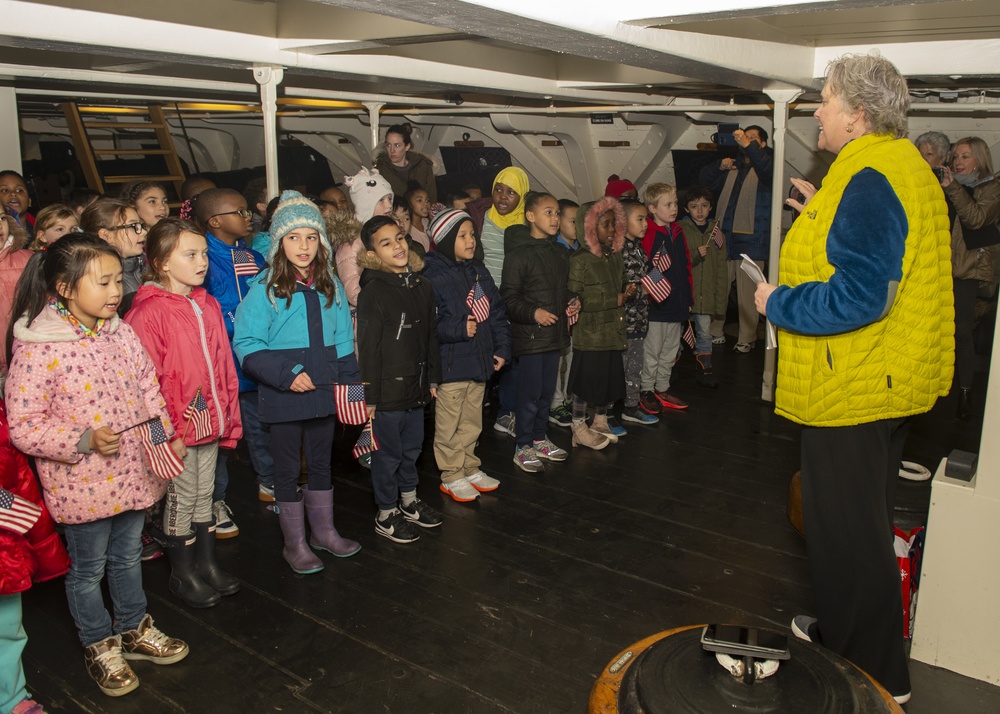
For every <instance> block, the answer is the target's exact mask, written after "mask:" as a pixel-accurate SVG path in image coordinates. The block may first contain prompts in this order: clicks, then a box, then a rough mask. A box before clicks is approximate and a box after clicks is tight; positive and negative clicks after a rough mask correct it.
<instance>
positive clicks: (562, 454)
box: [532, 438, 569, 461]
mask: <svg viewBox="0 0 1000 714" xmlns="http://www.w3.org/2000/svg"><path fill="white" fill-rule="evenodd" d="M532 448H533V449H534V450H535V453H536V454H537V455H538V458H540V459H545V460H546V461H565V460H566V459H568V458H569V452H568V451H566V449H560V448H559V447H558V446H556V445H555V444H553V443H552V442H551V441H549V440H548V439H547V438H546V439H544V440H543V441H538V442H535V445H534V446H533V447H532Z"/></svg>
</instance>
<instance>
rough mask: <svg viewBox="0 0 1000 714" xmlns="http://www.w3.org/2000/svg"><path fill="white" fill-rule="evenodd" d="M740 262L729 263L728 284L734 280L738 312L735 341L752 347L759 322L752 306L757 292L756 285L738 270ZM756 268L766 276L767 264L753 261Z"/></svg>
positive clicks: (755, 308) (758, 315)
mask: <svg viewBox="0 0 1000 714" xmlns="http://www.w3.org/2000/svg"><path fill="white" fill-rule="evenodd" d="M742 262H743V260H742V259H740V260H730V261H729V282H730V284H732V282H733V280H734V279H735V280H736V304H737V306H738V307H739V310H740V333H739V338H738V339H737V340H736V341H737V342H738V343H739V342H744V343H746V344H748V345H752V344H753V343H754V342H756V341H757V324H758V323H759V322H760V313H759V312H757V307H756V305H754V302H753V296H754V293H755V292H757V283H755V282H754V281H753V280H751V279H750V276H749V275H747V274H746V273H745V272H743V271H742V270H740V264H741V263H742ZM754 262H755V263H756V264H757V267H758V268H760V269H761V272H762V273H764V275H767V262H765V261H763V260H755V261H754Z"/></svg>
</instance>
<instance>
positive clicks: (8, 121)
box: [0, 87, 21, 173]
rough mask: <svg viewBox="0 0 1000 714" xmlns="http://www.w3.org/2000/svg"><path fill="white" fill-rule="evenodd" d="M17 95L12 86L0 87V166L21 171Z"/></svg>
mask: <svg viewBox="0 0 1000 714" xmlns="http://www.w3.org/2000/svg"><path fill="white" fill-rule="evenodd" d="M20 127H21V125H20V123H19V122H18V119H17V95H16V93H15V92H14V88H13V87H0V168H4V169H14V170H15V171H17V172H18V173H21V131H20Z"/></svg>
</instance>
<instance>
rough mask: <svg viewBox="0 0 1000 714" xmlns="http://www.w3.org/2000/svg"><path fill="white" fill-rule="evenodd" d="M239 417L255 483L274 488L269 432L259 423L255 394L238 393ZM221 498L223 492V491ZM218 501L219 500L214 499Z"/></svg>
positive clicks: (265, 425)
mask: <svg viewBox="0 0 1000 714" xmlns="http://www.w3.org/2000/svg"><path fill="white" fill-rule="evenodd" d="M240 415H241V416H242V417H243V439H244V440H245V441H246V442H247V451H249V452H250V461H251V462H253V470H254V471H256V472H257V483H259V484H260V485H261V486H267V487H268V488H274V459H273V458H271V430H270V427H269V426H268V425H267V424H261V423H260V406H259V404H258V402H257V392H240ZM222 495H223V496H225V492H224V491H223V494H222ZM215 500H220V499H215Z"/></svg>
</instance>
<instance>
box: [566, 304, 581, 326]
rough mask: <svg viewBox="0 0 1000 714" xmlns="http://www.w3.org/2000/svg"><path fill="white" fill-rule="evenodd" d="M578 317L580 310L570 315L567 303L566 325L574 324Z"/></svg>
mask: <svg viewBox="0 0 1000 714" xmlns="http://www.w3.org/2000/svg"><path fill="white" fill-rule="evenodd" d="M579 319H580V311H579V310H577V311H576V312H574V313H573V314H572V315H571V314H570V312H569V305H567V306H566V326H567V327H572V326H573V325H575V324H576V321H577V320H579Z"/></svg>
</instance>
